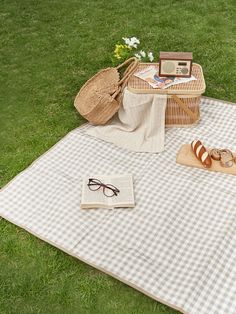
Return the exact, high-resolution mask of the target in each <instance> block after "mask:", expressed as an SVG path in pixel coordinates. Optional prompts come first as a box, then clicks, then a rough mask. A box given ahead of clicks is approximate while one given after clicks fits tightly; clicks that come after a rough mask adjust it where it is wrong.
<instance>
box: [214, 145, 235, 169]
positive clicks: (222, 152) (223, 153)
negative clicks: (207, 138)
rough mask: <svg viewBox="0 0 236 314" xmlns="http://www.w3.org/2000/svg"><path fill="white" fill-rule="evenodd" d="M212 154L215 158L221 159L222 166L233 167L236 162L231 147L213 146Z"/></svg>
mask: <svg viewBox="0 0 236 314" xmlns="http://www.w3.org/2000/svg"><path fill="white" fill-rule="evenodd" d="M210 156H211V158H212V159H214V160H218V161H220V164H221V166H222V167H227V168H229V167H232V166H233V165H234V163H236V157H234V155H233V153H232V152H231V151H230V150H229V149H218V148H213V149H212V150H211V151H210Z"/></svg>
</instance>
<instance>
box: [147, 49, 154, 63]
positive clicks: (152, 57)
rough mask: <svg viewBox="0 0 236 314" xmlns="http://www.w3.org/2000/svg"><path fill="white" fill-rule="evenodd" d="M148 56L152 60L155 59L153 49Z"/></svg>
mask: <svg viewBox="0 0 236 314" xmlns="http://www.w3.org/2000/svg"><path fill="white" fill-rule="evenodd" d="M148 58H149V60H150V61H151V62H152V61H153V60H154V56H153V53H152V52H151V51H150V52H149V53H148Z"/></svg>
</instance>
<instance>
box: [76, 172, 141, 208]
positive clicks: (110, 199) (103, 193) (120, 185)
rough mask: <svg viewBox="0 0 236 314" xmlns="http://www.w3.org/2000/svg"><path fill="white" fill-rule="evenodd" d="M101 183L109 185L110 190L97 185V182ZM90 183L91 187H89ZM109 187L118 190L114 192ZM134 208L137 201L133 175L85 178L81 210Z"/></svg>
mask: <svg viewBox="0 0 236 314" xmlns="http://www.w3.org/2000/svg"><path fill="white" fill-rule="evenodd" d="M91 179H92V180H91ZM99 181H100V182H101V183H103V184H105V185H107V186H108V188H106V187H105V186H103V185H99V184H96V183H97V182H98V183H99ZM89 182H90V185H89V186H88V184H89ZM109 187H110V188H112V189H113V187H115V188H116V189H114V192H113V190H112V189H110V188H109ZM91 189H92V190H91ZM117 191H119V192H117ZM111 195H113V196H111ZM134 206H135V201H134V191H133V177H132V175H130V174H124V175H111V176H103V175H96V176H90V177H85V178H83V183H82V196H81V208H115V207H134Z"/></svg>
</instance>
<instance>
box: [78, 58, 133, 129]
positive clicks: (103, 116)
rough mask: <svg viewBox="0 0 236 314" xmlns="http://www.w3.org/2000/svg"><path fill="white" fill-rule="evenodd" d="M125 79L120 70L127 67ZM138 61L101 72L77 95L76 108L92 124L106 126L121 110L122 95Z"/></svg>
mask: <svg viewBox="0 0 236 314" xmlns="http://www.w3.org/2000/svg"><path fill="white" fill-rule="evenodd" d="M127 65H128V67H127V68H126V70H125V72H124V74H123V77H122V78H121V75H120V72H119V70H120V69H121V68H123V67H125V66H127ZM137 66H138V60H137V59H136V58H130V59H128V60H126V61H125V62H124V63H122V64H121V65H119V66H118V67H116V68H107V69H103V70H101V71H99V72H98V73H97V74H95V75H94V76H93V77H92V78H91V79H89V80H88V81H87V82H86V83H85V84H84V85H83V86H82V88H81V89H80V91H79V93H78V94H77V96H76V98H75V101H74V106H75V107H76V109H77V110H78V111H79V113H80V114H81V115H82V116H83V117H84V118H86V119H87V120H88V121H89V122H91V123H92V124H95V125H97V124H105V123H107V121H109V120H110V119H111V118H112V117H113V115H114V114H115V113H116V112H117V111H118V110H119V107H120V102H121V93H122V91H123V89H124V87H125V86H126V85H127V82H128V79H129V78H130V76H131V75H132V74H133V72H134V71H135V70H136V69H137Z"/></svg>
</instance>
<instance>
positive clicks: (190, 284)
mask: <svg viewBox="0 0 236 314" xmlns="http://www.w3.org/2000/svg"><path fill="white" fill-rule="evenodd" d="M201 117H202V118H201V121H200V123H199V125H198V126H193V127H190V128H171V129H167V130H166V150H165V151H164V152H163V153H161V154H150V153H135V152H130V151H128V150H126V149H123V148H119V147H117V146H115V145H114V144H111V143H106V142H104V141H102V140H99V139H96V138H93V137H91V136H88V135H86V131H87V130H88V129H90V128H92V126H90V125H85V126H84V127H81V128H78V129H75V130H74V131H72V132H70V133H69V134H68V135H67V136H66V137H65V138H63V139H62V140H61V141H60V142H59V143H58V144H56V145H55V146H54V147H53V148H52V149H50V150H49V151H48V152H47V153H45V154H44V155H43V156H42V157H40V158H39V159H38V160H36V161H35V162H34V163H33V164H32V165H31V166H30V167H29V168H28V169H26V170H25V171H23V172H22V173H21V174H19V175H18V176H17V177H16V178H15V179H13V180H12V181H11V182H10V183H9V184H8V185H7V186H6V187H5V188H3V189H2V190H1V193H0V215H1V216H2V217H4V218H5V219H7V220H9V221H11V222H12V223H14V224H16V225H18V226H20V227H22V228H24V229H26V230H28V231H29V232H31V233H32V234H34V235H36V236H37V237H39V238H41V239H43V240H45V241H47V242H49V243H51V244H52V245H54V246H56V247H58V248H60V249H62V250H63V251H65V252H67V253H68V254H71V255H73V256H75V257H77V258H78V259H80V260H82V261H84V262H86V263H88V264H90V265H93V266H94V267H96V268H98V269H100V270H102V271H104V272H106V273H108V274H110V275H112V276H114V277H116V278H118V279H119V280H121V281H123V282H125V283H127V284H128V285H130V286H132V287H134V288H136V289H138V290H140V291H142V292H143V293H145V294H147V295H149V296H150V297H152V298H154V299H156V300H158V301H160V302H163V303H165V304H168V305H169V306H171V307H173V308H176V309H179V311H181V312H183V313H190V314H222V313H225V314H235V313H236V176H234V175H228V174H223V173H216V172H210V171H206V170H202V169H197V168H190V167H185V166H182V165H179V164H176V161H175V160H176V153H177V152H178V150H179V148H180V146H181V145H182V144H183V143H190V142H191V141H192V140H193V139H195V138H199V139H201V140H202V141H203V142H204V144H205V145H207V146H213V147H228V148H229V149H232V151H236V140H235V124H236V122H235V121H236V106H234V105H233V104H229V103H224V102H222V101H216V100H210V99H203V100H202V103H201ZM127 172H129V173H132V174H133V176H134V191H135V201H136V207H135V208H133V209H124V208H120V209H115V210H111V209H97V210H82V209H80V198H81V178H82V176H87V175H91V174H92V173H93V174H96V173H99V174H101V173H103V174H113V173H127Z"/></svg>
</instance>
